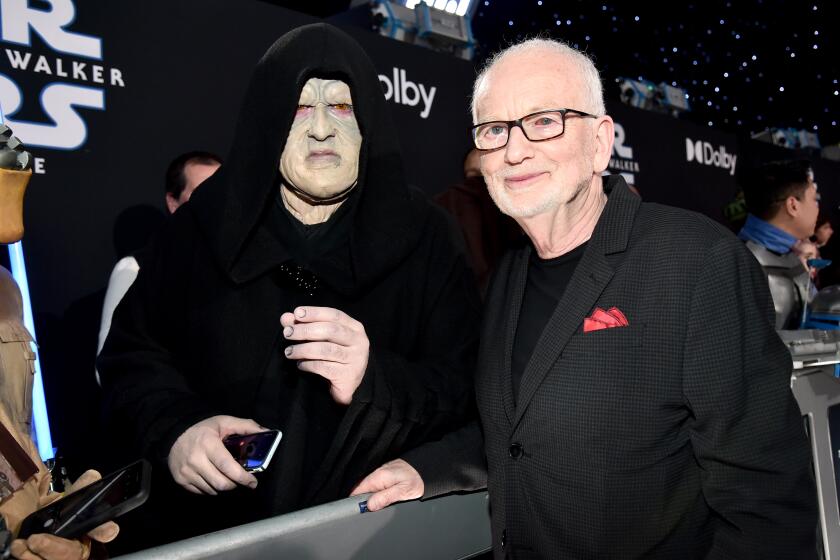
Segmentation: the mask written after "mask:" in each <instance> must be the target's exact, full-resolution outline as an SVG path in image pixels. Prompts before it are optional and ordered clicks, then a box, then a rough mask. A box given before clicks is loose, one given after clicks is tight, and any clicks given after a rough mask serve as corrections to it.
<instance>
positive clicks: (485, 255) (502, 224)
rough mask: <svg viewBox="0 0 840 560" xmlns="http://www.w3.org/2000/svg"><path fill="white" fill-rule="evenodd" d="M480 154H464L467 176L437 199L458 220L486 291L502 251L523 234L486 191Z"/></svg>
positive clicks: (465, 174)
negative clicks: (500, 210)
mask: <svg viewBox="0 0 840 560" xmlns="http://www.w3.org/2000/svg"><path fill="white" fill-rule="evenodd" d="M480 156H481V152H480V151H478V150H476V149H475V148H472V149H470V151H469V152H467V155H466V156H465V157H464V180H463V181H461V182H460V183H458V184H455V185H452V186H451V187H449V188H448V189H447V190H445V191H443V192H442V193H440V194H438V195H436V196H435V197H434V201H435V202H436V203H437V204H439V205H440V206H442V207H443V208H445V209H446V210H447V211H448V212H449V213H450V214H451V215H452V216H453V217H454V218H455V220H456V221H457V222H458V225H459V226H460V229H461V233H462V234H463V236H464V240H465V241H466V249H467V254H468V255H469V257H470V265H471V267H472V269H473V272H474V273H475V277H476V281H477V282H478V286H479V289H480V290H481V293H482V294H483V293H484V292H485V291H486V290H487V283H488V282H489V281H490V276H491V274H492V272H493V271H494V270H495V268H496V265H497V264H498V263H499V260H500V259H501V258H502V255H504V254H505V252H506V251H508V250H509V249H511V248H513V247H515V246H516V245H517V244H519V243H520V242H521V241H522V239H523V235H522V230H521V229H520V228H519V226H518V225H516V222H515V221H513V219H511V218H510V217H509V216H506V215H504V214H502V213H501V212H499V209H498V208H496V205H495V204H493V199H492V198H490V195H489V194H488V193H487V185H485V184H484V177H483V176H482V175H481V167H480Z"/></svg>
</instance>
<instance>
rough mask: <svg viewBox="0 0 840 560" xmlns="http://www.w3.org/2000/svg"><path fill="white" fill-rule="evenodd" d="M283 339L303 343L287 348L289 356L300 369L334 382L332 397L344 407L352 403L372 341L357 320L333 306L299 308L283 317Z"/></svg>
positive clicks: (281, 320)
mask: <svg viewBox="0 0 840 560" xmlns="http://www.w3.org/2000/svg"><path fill="white" fill-rule="evenodd" d="M280 324H281V325H283V327H284V328H283V336H285V337H286V339H287V340H302V341H305V342H304V343H303V344H295V345H292V346H288V347H287V348H286V357H287V358H289V359H290V360H297V361H298V368H300V369H301V370H303V371H308V372H311V373H316V374H318V375H320V376H321V377H323V378H325V379H327V380H328V381H329V382H330V394H331V395H332V398H333V399H334V400H335V401H336V402H337V403H340V404H344V405H347V404H350V401H351V399H352V398H353V393H354V392H355V391H356V388H357V387H358V386H359V384H360V383H361V382H362V378H363V377H364V375H365V370H366V369H367V364H368V355H369V353H370V341H368V337H367V334H365V327H364V325H362V324H361V323H360V322H358V321H357V320H355V319H353V318H352V317H350V316H348V315H347V314H345V313H344V312H342V311H339V310H338V309H333V308H331V307H298V308H297V309H295V311H294V313H283V315H282V316H281V317H280Z"/></svg>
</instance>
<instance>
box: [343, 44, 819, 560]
mask: <svg viewBox="0 0 840 560" xmlns="http://www.w3.org/2000/svg"><path fill="white" fill-rule="evenodd" d="M472 109H473V118H474V122H476V123H479V124H477V125H476V126H475V127H474V129H473V135H474V139H475V145H476V147H477V148H479V149H481V150H483V156H482V159H481V170H482V173H483V174H484V177H485V180H486V182H487V185H488V189H489V192H490V194H491V196H492V197H493V199H494V201H495V202H496V204H497V205H498V206H499V208H500V209H501V210H502V212H504V213H506V214H508V215H510V216H512V217H513V218H514V219H515V220H516V221H517V222H518V223H519V225H520V226H521V227H522V229H523V230H524V231H525V233H527V235H528V237H529V238H530V240H531V244H530V246H528V247H526V248H524V249H523V250H521V251H517V252H514V253H510V254H508V255H507V256H506V257H505V259H503V261H502V263H501V264H500V267H499V270H498V271H497V273H496V276H495V278H494V279H493V281H492V282H491V286H490V289H489V291H488V295H487V304H486V305H487V307H486V309H485V316H484V321H483V327H482V339H481V350H480V352H479V363H478V368H477V371H476V380H475V381H476V393H477V401H478V407H479V412H480V417H481V422H480V424H478V423H477V424H475V425H473V426H472V427H470V428H467V429H463V430H460V431H457V432H454V433H452V434H449V435H448V436H446V437H445V438H444V439H442V440H441V441H439V442H436V443H433V444H426V445H425V446H423V447H420V448H418V449H415V450H413V451H411V452H409V453H405V454H403V455H402V459H397V460H395V461H392V462H390V463H387V464H385V465H384V466H383V467H381V468H380V469H378V470H377V471H375V472H374V473H372V474H371V475H370V476H368V477H367V478H366V479H365V480H364V481H362V483H361V484H360V485H359V486H358V487H357V488H356V489H355V492H357V493H360V492H369V491H374V492H376V494H375V495H374V496H372V497H371V498H370V500H369V502H368V507H369V509H371V510H377V509H380V508H382V507H384V506H385V505H387V504H389V503H391V502H394V501H397V500H404V499H412V498H417V497H421V496H422V497H429V496H434V495H439V494H442V493H445V492H449V491H453V490H467V489H475V488H480V487H481V486H482V485H483V484H485V483H486V484H487V485H488V488H489V492H490V500H491V508H490V509H491V515H492V531H493V545H494V552H495V557H496V558H497V559H501V558H504V557H508V558H598V559H604V558H622V559H626V558H681V559H683V558H723V557H726V558H794V557H795V558H808V557H816V543H815V529H816V521H817V518H816V499H815V491H814V485H813V481H812V479H811V474H810V465H809V452H808V445H807V440H806V438H805V434H804V431H803V428H802V424H801V422H800V420H799V416H800V413H799V409H798V407H797V405H796V403H795V402H794V400H793V397H792V395H791V392H790V389H789V382H790V358H789V355H788V353H787V350H786V349H785V347H784V345H783V344H782V343H781V342H780V340H779V339H778V337H777V336H776V333H775V330H774V325H773V306H772V301H771V299H770V294H769V291H768V289H767V281H766V278H765V276H764V274H763V272H762V270H761V268H760V267H759V266H758V264H757V263H756V262H755V259H754V258H753V257H752V255H750V253H749V252H748V251H747V250H746V248H745V247H744V245H743V244H742V243H741V242H739V241H738V240H737V239H736V238H735V237H734V236H733V235H731V234H730V233H729V232H727V231H725V230H724V229H723V228H722V227H720V226H719V225H717V224H716V223H714V222H712V221H711V220H709V219H707V218H705V217H703V216H700V215H697V214H694V213H691V212H687V211H683V210H679V209H675V208H669V207H665V206H661V205H656V204H647V203H643V202H641V200H640V199H639V198H638V197H637V196H635V195H633V194H631V193H630V192H629V190H628V189H627V185H626V184H625V182H624V180H623V179H622V178H621V177H620V176H612V177H607V178H602V176H601V173H602V172H603V171H604V170H605V169H606V167H607V163H608V161H609V158H610V153H611V149H612V143H613V137H614V132H613V122H612V119H611V118H610V117H609V116H607V115H605V109H604V104H603V100H602V91H601V83H600V78H599V76H598V72H597V70H596V69H595V67H594V65H593V64H592V62H591V61H590V60H589V59H588V58H587V57H586V56H585V55H583V54H581V53H579V52H577V51H575V50H573V49H571V48H569V47H568V46H566V45H565V44H562V43H558V42H554V41H547V40H530V41H526V42H524V43H521V44H519V45H515V46H513V47H510V48H508V49H507V50H505V51H503V52H502V53H500V54H499V55H497V56H496V57H494V58H493V59H492V60H491V61H490V63H489V64H488V66H487V67H486V68H485V70H484V71H482V73H481V74H480V75H479V76H478V78H477V80H476V84H475V88H474V94H473V107H472ZM523 115H525V116H523ZM675 188H679V185H675ZM485 460H486V463H485ZM485 465H486V470H485Z"/></svg>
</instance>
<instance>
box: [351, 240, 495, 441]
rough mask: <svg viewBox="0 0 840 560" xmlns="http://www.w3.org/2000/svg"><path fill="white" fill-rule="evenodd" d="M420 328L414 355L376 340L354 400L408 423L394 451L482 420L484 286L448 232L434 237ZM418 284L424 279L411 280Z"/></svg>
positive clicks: (428, 241) (431, 243)
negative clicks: (478, 380) (478, 414)
mask: <svg viewBox="0 0 840 560" xmlns="http://www.w3.org/2000/svg"><path fill="white" fill-rule="evenodd" d="M427 243H428V247H429V249H428V251H427V255H428V256H427V258H426V260H425V261H424V262H425V263H426V265H425V268H426V269H427V270H429V271H430V272H429V274H428V276H427V277H426V279H425V283H426V286H425V293H424V297H423V310H422V313H421V316H422V319H421V323H422V324H421V325H419V327H418V329H417V332H418V337H417V340H416V344H415V350H414V352H413V353H412V355H403V354H400V353H397V352H394V351H391V350H388V349H386V348H383V347H380V346H377V344H376V341H373V340H372V341H371V349H370V356H369V359H368V367H367V370H366V371H365V376H364V378H363V380H362V383H361V385H360V386H359V388H358V389H357V390H356V393H355V394H354V395H353V402H354V404H356V405H358V404H360V403H366V404H369V405H370V406H372V407H373V408H376V409H378V410H379V411H381V412H383V413H384V415H385V416H387V417H388V418H389V419H390V420H391V421H396V422H399V423H400V424H401V427H400V428H399V433H398V435H397V436H396V440H395V442H394V446H393V448H394V449H399V450H403V449H406V448H410V447H414V446H416V445H419V444H420V443H423V442H425V441H429V440H433V439H437V438H439V437H441V436H443V435H444V434H446V433H447V432H450V431H452V430H454V429H456V428H458V427H459V426H462V425H464V424H465V423H466V422H467V421H468V420H469V419H472V418H475V407H474V397H473V395H474V392H473V382H472V378H473V370H474V368H475V356H476V352H477V349H478V326H479V321H480V313H479V299H478V292H477V288H476V287H475V283H474V280H473V278H472V276H471V274H470V272H469V269H468V267H467V264H466V260H465V258H464V256H463V255H462V254H461V253H459V252H458V251H456V250H455V249H454V248H453V247H452V245H451V242H450V241H449V239H448V235H447V233H446V230H445V228H435V229H434V230H433V231H431V232H430V234H429V238H428V239H427ZM410 281H412V282H419V281H420V280H414V279H411V280H410Z"/></svg>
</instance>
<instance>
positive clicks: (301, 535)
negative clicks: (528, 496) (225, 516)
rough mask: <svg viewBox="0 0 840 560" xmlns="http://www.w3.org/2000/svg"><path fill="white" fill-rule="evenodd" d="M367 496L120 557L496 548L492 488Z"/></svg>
mask: <svg viewBox="0 0 840 560" xmlns="http://www.w3.org/2000/svg"><path fill="white" fill-rule="evenodd" d="M366 499H367V496H356V497H352V498H347V499H344V500H340V501H337V502H331V503H328V504H324V505H321V506H317V507H313V508H309V509H304V510H300V511H296V512H293V513H289V514H286V515H280V516H278V517H273V518H270V519H264V520H262V521H257V522H254V523H249V524H247V525H242V526H239V527H233V528H231V529H225V530H223V531H217V532H215V533H209V534H207V535H201V536H199V537H194V538H191V539H186V540H183V541H179V542H175V543H171V544H168V545H164V546H159V547H155V548H150V549H147V550H143V551H140V552H135V553H133V554H128V555H125V556H120V557H119V558H120V560H175V559H177V560H199V559H202V560H210V559H212V560H217V559H218V560H221V559H228V558H230V559H236V560H251V559H254V560H256V559H260V560H262V559H265V558H290V559H295V560H322V559H323V560H344V559H351V558H358V559H362V558H363V559H365V560H378V559H383V560H384V559H393V558H397V559H399V560H415V559H416V560H428V559H430V558H434V559H436V560H450V559H451V560H459V559H466V558H472V557H474V556H476V555H479V554H482V553H484V552H487V551H489V550H490V515H489V510H488V506H489V502H488V497H487V492H477V493H472V494H463V495H450V496H444V497H442V498H436V499H433V500H426V501H422V502H421V501H413V502H406V503H402V504H396V505H393V506H391V507H388V508H386V509H384V510H382V511H378V512H376V513H360V508H359V504H360V502H363V501H364V500H366Z"/></svg>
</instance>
